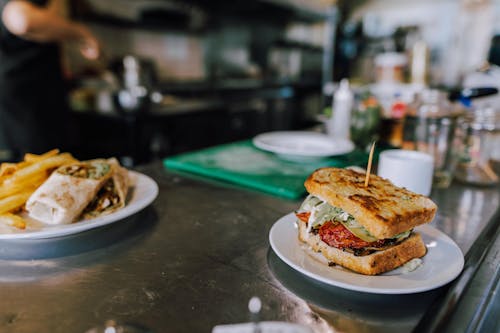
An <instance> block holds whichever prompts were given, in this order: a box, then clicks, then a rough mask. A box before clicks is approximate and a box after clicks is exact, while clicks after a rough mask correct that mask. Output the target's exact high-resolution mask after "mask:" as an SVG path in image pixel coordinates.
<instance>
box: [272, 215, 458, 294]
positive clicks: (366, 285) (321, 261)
mask: <svg viewBox="0 0 500 333" xmlns="http://www.w3.org/2000/svg"><path fill="white" fill-rule="evenodd" d="M296 220H297V218H296V217H295V215H294V214H293V213H291V214H288V215H285V216H283V217H282V218H281V219H279V220H278V221H276V223H275V224H274V225H273V227H272V228H271V231H270V232H269V241H270V243H271V247H272V248H273V250H274V252H275V253H276V254H277V255H278V257H280V258H281V260H283V261H284V262H285V263H287V264H288V265H289V266H291V267H292V268H294V269H296V270H297V271H299V272H301V273H302V274H305V275H307V276H309V277H311V278H313V279H316V280H318V281H321V282H324V283H326V284H329V285H333V286H336V287H340V288H344V289H350V290H356V291H363V292H367V293H375V294H411V293H418V292H423V291H427V290H431V289H434V288H438V287H441V286H443V285H445V284H446V283H448V282H450V281H452V280H453V279H454V278H455V277H457V276H458V274H460V272H461V271H462V268H463V266H464V257H463V254H462V252H461V251H460V248H459V247H458V246H457V245H456V244H455V242H453V240H451V239H450V238H449V237H448V236H446V235H445V234H444V233H442V232H441V231H439V230H437V229H435V228H433V227H431V226H429V225H423V226H420V227H417V228H415V230H416V231H418V232H419V233H420V234H421V235H422V238H423V240H424V242H425V244H426V246H427V254H426V255H425V256H424V257H423V258H422V260H423V264H422V266H420V267H418V268H417V269H416V270H414V271H412V272H409V273H406V274H405V273H403V270H402V269H401V268H398V269H395V270H393V271H390V272H387V273H384V274H381V275H376V276H368V275H362V274H358V273H355V272H352V271H350V270H347V269H344V268H342V267H340V266H334V267H330V266H328V262H327V260H326V259H325V258H324V257H323V256H322V255H321V254H319V253H316V252H314V251H312V250H311V249H309V248H308V247H307V245H304V244H302V243H301V242H300V241H299V240H298V238H297V232H298V230H297V227H296V225H295V221H296Z"/></svg>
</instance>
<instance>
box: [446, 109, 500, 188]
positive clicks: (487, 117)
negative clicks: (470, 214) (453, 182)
mask: <svg viewBox="0 0 500 333" xmlns="http://www.w3.org/2000/svg"><path fill="white" fill-rule="evenodd" d="M457 130H458V131H459V132H460V136H461V137H462V138H463V141H462V146H461V147H462V149H461V152H460V158H459V163H458V166H457V171H456V178H457V179H458V180H460V181H463V182H465V183H468V184H474V185H485V186H488V185H495V184H498V182H499V174H500V170H499V169H500V111H499V110H495V109H493V108H491V107H485V108H482V109H477V110H473V111H470V112H468V113H467V114H466V115H465V116H464V117H463V119H462V120H461V121H460V123H459V127H458V129H457Z"/></svg>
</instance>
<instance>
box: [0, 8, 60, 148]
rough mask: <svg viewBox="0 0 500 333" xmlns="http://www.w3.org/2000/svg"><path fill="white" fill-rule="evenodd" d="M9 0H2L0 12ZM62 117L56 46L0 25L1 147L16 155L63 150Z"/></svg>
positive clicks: (58, 59)
mask: <svg viewBox="0 0 500 333" xmlns="http://www.w3.org/2000/svg"><path fill="white" fill-rule="evenodd" d="M8 1H9V0H0V14H1V12H2V11H3V8H4V6H5V5H6V3H7V2H8ZM30 2H32V3H34V4H36V5H40V6H44V5H46V3H47V0H32V1H30ZM0 21H1V20H0ZM66 113H67V108H66V93H65V85H64V81H63V76H62V69H61V63H60V54H59V47H58V45H57V44H55V43H35V42H30V41H27V40H24V39H21V38H19V37H16V36H15V35H13V34H11V33H10V32H9V31H8V30H7V29H6V28H5V26H4V25H3V23H1V22H0V149H4V150H5V149H7V150H10V151H11V152H13V153H15V154H16V155H17V156H21V154H23V153H25V152H33V153H42V152H44V151H47V150H50V149H52V148H62V149H64V147H62V145H63V144H64V143H65V142H66V128H65V127H66V119H65V117H66Z"/></svg>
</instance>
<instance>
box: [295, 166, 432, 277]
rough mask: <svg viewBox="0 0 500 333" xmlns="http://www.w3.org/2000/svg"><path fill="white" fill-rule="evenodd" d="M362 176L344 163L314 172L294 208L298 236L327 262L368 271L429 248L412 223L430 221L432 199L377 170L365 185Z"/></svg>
mask: <svg viewBox="0 0 500 333" xmlns="http://www.w3.org/2000/svg"><path fill="white" fill-rule="evenodd" d="M364 181H365V174H363V173H359V172H356V171H353V170H348V169H339V168H322V169H318V170H316V171H315V172H313V173H312V174H311V175H310V176H309V177H308V179H307V180H306V182H305V184H304V185H305V187H306V189H307V191H308V192H309V196H308V197H307V198H306V199H305V201H304V202H303V204H302V205H301V207H300V209H299V210H298V211H297V212H296V216H297V217H298V219H299V221H298V222H297V223H298V225H299V239H300V240H301V241H302V242H304V243H307V244H308V245H309V246H310V247H311V248H312V249H313V250H314V251H316V252H321V253H322V254H323V256H325V257H326V258H327V259H328V260H329V262H330V263H332V264H337V265H341V266H343V267H345V268H348V269H350V270H353V271H355V272H358V273H362V274H367V275H376V274H381V273H384V272H387V271H390V270H392V269H395V268H397V267H399V266H401V265H403V264H405V263H406V262H408V261H410V260H411V259H414V258H420V257H423V256H424V255H425V253H426V252H427V249H426V247H425V244H424V242H423V241H422V238H421V236H420V235H419V234H418V233H416V232H413V228H414V227H416V226H418V225H421V224H424V223H427V222H430V221H432V219H433V218H434V215H435V213H436V210H437V206H436V204H434V202H432V200H430V199H429V198H427V197H424V196H422V195H419V194H416V193H413V192H411V191H408V190H406V189H404V188H399V187H396V186H395V185H393V184H392V183H391V182H390V181H388V180H386V179H383V178H381V177H378V176H375V175H372V176H371V177H370V183H369V185H368V186H366V187H365V186H364Z"/></svg>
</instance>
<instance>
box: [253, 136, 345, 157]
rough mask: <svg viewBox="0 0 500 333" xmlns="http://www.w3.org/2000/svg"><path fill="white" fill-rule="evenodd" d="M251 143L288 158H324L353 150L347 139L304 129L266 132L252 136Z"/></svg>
mask: <svg viewBox="0 0 500 333" xmlns="http://www.w3.org/2000/svg"><path fill="white" fill-rule="evenodd" d="M253 144H254V145H255V146H256V147H257V148H260V149H262V150H266V151H270V152H273V153H276V154H279V155H280V156H282V157H285V158H288V159H294V158H324V157H328V156H333V155H340V154H347V153H349V152H351V151H353V150H354V143H352V142H351V141H349V140H343V139H335V138H332V137H329V136H327V135H325V134H322V133H316V132H306V131H279V132H268V133H262V134H259V135H257V136H256V137H254V138H253Z"/></svg>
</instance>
